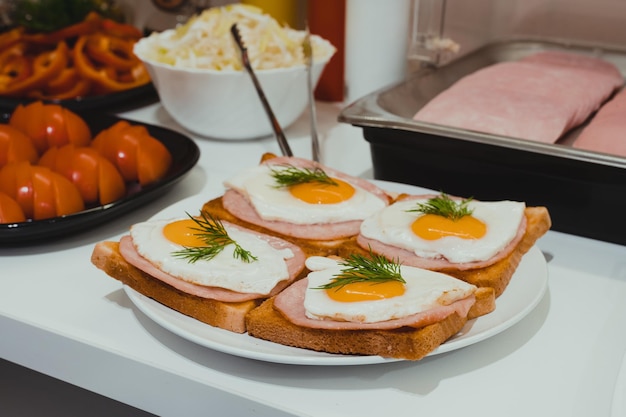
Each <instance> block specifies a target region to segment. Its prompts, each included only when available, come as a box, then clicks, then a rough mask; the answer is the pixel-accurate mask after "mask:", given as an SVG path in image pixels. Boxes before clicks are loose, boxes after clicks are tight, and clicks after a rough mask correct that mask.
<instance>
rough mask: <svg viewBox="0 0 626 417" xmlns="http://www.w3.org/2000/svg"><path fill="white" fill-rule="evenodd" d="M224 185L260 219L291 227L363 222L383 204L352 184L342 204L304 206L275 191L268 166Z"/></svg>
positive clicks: (248, 172)
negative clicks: (350, 194) (241, 197)
mask: <svg viewBox="0 0 626 417" xmlns="http://www.w3.org/2000/svg"><path fill="white" fill-rule="evenodd" d="M274 168H276V167H274ZM342 179H343V180H344V181H348V182H349V180H346V179H345V178H342ZM224 184H225V185H226V187H228V188H232V189H234V190H237V191H239V192H240V193H241V194H243V195H244V196H246V197H247V199H248V200H249V201H250V203H251V204H252V206H253V207H254V209H255V210H256V212H257V213H258V214H259V216H260V217H261V218H263V219H265V220H273V221H285V222H289V223H294V224H317V223H338V222H344V221H350V220H363V219H364V218H366V217H367V216H370V215H371V214H373V213H375V212H376V211H378V210H380V209H382V208H383V207H385V206H386V205H387V204H386V203H385V202H384V201H383V200H381V199H380V198H379V197H377V196H376V195H374V194H372V193H370V192H369V191H366V190H364V189H363V188H361V187H359V186H357V185H355V184H353V183H350V184H351V185H352V186H353V187H354V188H355V193H354V195H353V196H352V197H351V198H350V199H348V200H346V201H342V202H340V203H336V204H310V203H306V202H304V201H302V200H300V199H298V198H296V197H294V196H293V195H291V193H290V192H289V190H288V189H287V188H277V187H276V183H275V180H274V178H273V177H272V171H271V167H270V166H268V165H266V164H262V165H258V166H255V167H253V168H250V169H248V170H245V171H242V172H241V173H239V174H238V175H236V176H234V177H232V178H230V179H229V180H227V181H225V183H224Z"/></svg>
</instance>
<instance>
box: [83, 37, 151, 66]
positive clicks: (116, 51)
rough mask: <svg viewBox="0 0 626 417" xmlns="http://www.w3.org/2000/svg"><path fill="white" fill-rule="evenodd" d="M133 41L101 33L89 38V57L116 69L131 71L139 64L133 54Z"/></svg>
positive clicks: (87, 47)
mask: <svg viewBox="0 0 626 417" xmlns="http://www.w3.org/2000/svg"><path fill="white" fill-rule="evenodd" d="M134 44H135V41H134V40H132V39H121V38H117V37H114V36H107V35H104V34H101V33H96V34H93V35H92V36H89V38H88V40H87V44H86V46H85V48H86V51H87V53H88V54H89V57H90V58H91V59H93V60H94V61H97V62H98V63H100V64H102V65H105V66H111V67H113V68H116V69H123V70H129V69H131V68H133V67H134V66H136V65H137V63H139V59H138V58H137V57H136V56H135V55H134V53H133V45H134Z"/></svg>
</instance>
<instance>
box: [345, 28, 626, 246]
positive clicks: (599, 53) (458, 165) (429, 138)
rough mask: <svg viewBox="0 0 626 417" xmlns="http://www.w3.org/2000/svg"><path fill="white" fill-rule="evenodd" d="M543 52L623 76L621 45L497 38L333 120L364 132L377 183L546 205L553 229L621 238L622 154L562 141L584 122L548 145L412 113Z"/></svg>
mask: <svg viewBox="0 0 626 417" xmlns="http://www.w3.org/2000/svg"><path fill="white" fill-rule="evenodd" d="M549 49H556V50H563V51H571V52H577V53H583V54H590V55H593V56H596V57H600V58H602V59H605V60H607V61H609V62H612V63H614V64H615V65H616V66H617V67H618V68H619V69H620V71H621V72H622V74H626V50H621V49H618V48H615V47H607V46H598V45H585V44H581V43H577V44H571V43H569V42H561V41H545V40H536V39H515V40H506V41H498V42H494V43H490V44H488V45H486V46H484V47H482V48H479V49H477V50H476V51H475V52H472V53H469V54H468V55H466V56H464V57H461V58H459V59H457V60H455V61H452V62H450V63H448V64H446V65H444V66H442V67H439V68H427V67H425V68H422V69H420V70H419V71H417V72H416V73H414V74H412V76H411V77H410V78H408V79H407V80H406V81H405V82H403V83H401V84H398V85H395V86H393V87H390V88H387V89H384V90H381V91H378V92H374V93H372V94H370V95H368V96H365V97H363V98H361V99H360V100H358V101H356V102H354V103H353V104H351V105H349V106H348V107H346V108H345V109H344V110H343V111H342V112H341V114H340V116H339V120H340V121H341V122H345V123H350V124H353V125H355V126H358V127H362V128H363V135H364V138H365V139H366V140H367V141H368V142H369V144H370V149H371V154H372V162H373V168H374V177H375V178H377V179H382V180H389V181H396V182H403V183H409V184H414V185H420V186H424V187H427V188H431V189H435V190H440V191H444V192H446V193H448V194H455V195H459V196H465V197H474V198H476V199H481V200H494V199H514V200H523V201H526V203H527V204H528V205H545V206H547V207H548V209H549V210H550V213H551V215H552V219H553V229H554V230H557V231H562V232H566V233H572V234H577V235H580V236H586V237H590V238H594V239H600V240H605V241H609V242H615V243H620V244H626V222H624V221H621V220H620V218H621V217H622V216H623V213H626V158H622V157H618V156H615V155H609V154H603V153H597V152H590V151H583V150H580V149H574V148H572V147H571V146H569V143H571V141H572V139H573V138H575V136H576V135H577V134H578V133H579V131H580V130H581V128H578V129H575V130H573V131H571V132H569V133H568V134H567V135H566V136H564V137H563V139H562V140H560V141H559V143H557V144H554V145H552V144H545V143H538V142H533V141H528V140H523V139H516V138H512V137H503V136H495V135H488V134H482V133H478V132H472V131H468V130H463V129H456V128H451V127H445V126H440V125H433V124H427V123H420V122H417V121H414V120H413V119H412V117H413V115H414V114H415V113H416V112H417V111H418V110H419V109H420V108H421V107H422V106H424V105H425V104H426V103H427V102H428V101H429V100H430V99H432V98H433V97H435V96H436V95H437V94H438V93H440V92H441V91H443V90H444V89H446V88H447V87H449V86H450V85H452V84H453V83H454V82H456V81H457V80H458V79H460V78H461V77H463V76H465V75H467V74H470V73H472V72H474V71H476V70H478V69H480V68H483V67H485V66H488V65H491V64H494V63H497V62H502V61H508V60H515V59H519V58H521V57H523V56H526V55H529V54H531V53H534V52H538V51H543V50H549ZM532 122H533V121H532V120H529V121H528V123H532ZM625 140H626V132H625Z"/></svg>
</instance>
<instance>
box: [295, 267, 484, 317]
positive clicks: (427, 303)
mask: <svg viewBox="0 0 626 417" xmlns="http://www.w3.org/2000/svg"><path fill="white" fill-rule="evenodd" d="M306 266H307V268H308V269H309V270H311V272H310V273H309V275H308V280H309V282H308V286H307V289H306V292H305V296H304V308H305V314H306V315H307V317H309V318H311V319H318V320H321V319H332V320H337V321H350V322H356V323H377V322H382V321H387V320H393V319H398V318H403V317H406V316H410V315H412V314H417V313H420V312H422V311H426V310H429V309H431V308H433V307H437V306H441V305H448V304H451V303H452V302H454V301H457V300H461V299H464V298H466V297H468V296H470V295H471V294H473V293H474V291H475V290H476V287H475V286H474V285H472V284H468V283H466V282H464V281H461V280H459V279H456V278H454V277H451V276H449V275H446V274H442V273H439V272H433V271H428V270H425V269H420V268H414V267H411V266H400V274H401V275H402V278H403V279H404V280H405V281H406V284H405V288H406V289H405V292H404V294H403V295H400V296H397V297H392V298H384V299H380V300H374V301H357V302H341V301H335V300H333V299H332V298H330V297H329V296H328V294H327V292H326V291H325V290H320V289H318V287H320V286H322V285H324V284H326V283H328V282H330V281H331V280H332V278H333V276H334V275H337V274H339V273H341V270H342V269H343V268H345V267H344V266H342V265H341V264H340V262H338V261H336V260H334V259H330V258H323V257H319V256H313V257H310V258H308V259H307V261H306Z"/></svg>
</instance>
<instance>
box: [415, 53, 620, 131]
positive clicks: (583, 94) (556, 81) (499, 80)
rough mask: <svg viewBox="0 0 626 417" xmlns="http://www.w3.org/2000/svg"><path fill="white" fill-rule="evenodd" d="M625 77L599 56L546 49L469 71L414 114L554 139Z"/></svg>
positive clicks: (453, 123) (472, 127)
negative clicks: (547, 50) (518, 58)
mask: <svg viewBox="0 0 626 417" xmlns="http://www.w3.org/2000/svg"><path fill="white" fill-rule="evenodd" d="M623 83H624V80H623V77H622V76H621V74H620V73H619V71H618V70H617V68H616V67H615V66H614V65H613V64H611V63H609V62H606V61H603V60H601V59H598V58H593V57H588V56H583V55H579V54H572V53H564V52H541V53H538V54H535V55H531V56H529V57H526V58H524V59H521V60H519V61H513V62H501V63H498V64H494V65H491V66H488V67H485V68H483V69H481V70H478V71H476V72H474V73H472V74H469V75H467V76H465V77H463V78H462V79H460V80H459V81H457V82H456V83H455V84H453V85H452V86H451V87H450V88H448V89H447V90H444V91H443V92H441V93H440V94H439V95H437V96H436V97H435V98H434V99H432V100H431V101H430V102H428V103H427V104H426V105H425V106H424V107H423V108H422V109H420V110H419V111H418V112H417V113H416V114H415V116H414V117H413V118H414V119H415V120H417V121H420V122H427V123H434V124H439V125H445V126H450V127H455V128H460V129H466V130H472V131H476V132H483V133H488V134H493V135H499V136H507V137H514V138H522V139H528V140H533V141H537V142H545V143H554V142H556V141H557V140H558V139H559V138H560V137H562V136H563V134H564V133H566V132H567V131H569V130H570V129H572V128H573V127H575V126H578V125H580V124H581V123H583V122H584V121H585V120H586V119H587V118H588V117H589V116H590V115H591V114H592V113H593V112H594V111H596V110H597V109H598V108H599V107H600V106H601V104H602V103H603V102H604V101H605V100H606V99H607V98H608V97H610V95H611V94H612V93H613V92H614V91H615V89H617V88H619V87H620V86H621V85H622V84H623Z"/></svg>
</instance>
